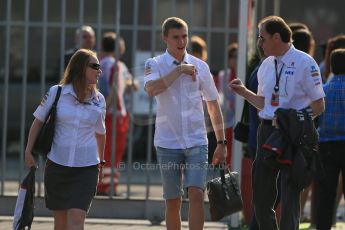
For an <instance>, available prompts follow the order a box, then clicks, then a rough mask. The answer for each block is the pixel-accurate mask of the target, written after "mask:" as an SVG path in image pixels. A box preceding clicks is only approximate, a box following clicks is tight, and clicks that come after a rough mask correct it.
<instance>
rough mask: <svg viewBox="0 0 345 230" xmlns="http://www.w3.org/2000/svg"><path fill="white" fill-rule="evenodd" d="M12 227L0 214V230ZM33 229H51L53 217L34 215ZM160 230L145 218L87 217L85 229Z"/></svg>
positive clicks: (213, 227)
mask: <svg viewBox="0 0 345 230" xmlns="http://www.w3.org/2000/svg"><path fill="white" fill-rule="evenodd" d="M182 225H183V226H182V229H188V226H187V222H183V224H182ZM10 229H12V217H6V216H0V230H10ZM32 229H33V230H52V229H53V219H52V218H47V217H35V219H34V223H33V224H32ZM113 229H116V230H132V229H133V230H134V229H138V230H146V229H150V230H151V229H152V230H161V229H166V228H165V224H164V223H162V224H161V225H151V224H150V222H149V221H146V220H106V219H87V221H86V224H85V230H113ZM204 229H205V230H221V229H228V228H227V226H226V224H225V223H210V222H207V223H205V227H204Z"/></svg>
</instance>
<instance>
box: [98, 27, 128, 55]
mask: <svg viewBox="0 0 345 230" xmlns="http://www.w3.org/2000/svg"><path fill="white" fill-rule="evenodd" d="M116 36H117V35H116V33H114V32H106V33H104V34H103V38H102V50H103V51H105V52H108V53H109V52H115V50H116V44H117V41H116ZM118 44H119V52H120V55H123V54H124V53H125V49H126V46H125V40H123V38H122V37H121V36H120V37H119V41H118Z"/></svg>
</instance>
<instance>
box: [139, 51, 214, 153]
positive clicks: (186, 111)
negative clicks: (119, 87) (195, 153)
mask: <svg viewBox="0 0 345 230" xmlns="http://www.w3.org/2000/svg"><path fill="white" fill-rule="evenodd" d="M174 60H175V59H174V58H173V57H172V56H171V55H170V54H169V53H168V52H165V53H164V54H162V55H160V56H157V57H154V58H150V59H148V60H147V61H146V64H145V77H144V84H146V83H147V82H148V81H151V80H157V79H159V78H161V77H164V76H166V75H168V74H169V73H170V72H171V71H173V70H174V69H175V68H176V65H175V64H174V63H173V62H174ZM184 63H188V64H193V65H194V66H195V67H196V70H197V75H196V81H193V80H192V78H191V77H190V76H187V75H186V76H183V75H182V76H180V77H179V78H177V79H176V80H175V81H174V82H173V83H172V84H171V85H170V86H169V88H167V89H166V90H165V91H163V92H162V93H160V94H159V95H157V96H156V97H155V98H156V101H157V113H156V131H155V138H154V144H155V146H159V147H163V148H170V149H186V148H190V147H194V146H200V145H206V144H207V136H206V128H205V120H204V112H203V107H202V97H203V98H204V99H205V100H206V101H212V100H217V99H218V92H217V89H216V86H215V84H214V81H213V78H212V75H211V73H210V70H209V67H208V65H207V64H206V63H205V62H203V61H202V60H200V59H197V58H195V57H193V56H191V55H189V54H187V53H186V54H185V57H184Z"/></svg>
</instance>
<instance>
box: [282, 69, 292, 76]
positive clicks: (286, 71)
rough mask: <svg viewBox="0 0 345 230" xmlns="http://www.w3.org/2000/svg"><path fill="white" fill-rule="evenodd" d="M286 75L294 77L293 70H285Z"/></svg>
mask: <svg viewBox="0 0 345 230" xmlns="http://www.w3.org/2000/svg"><path fill="white" fill-rule="evenodd" d="M284 73H285V75H290V76H292V75H293V74H294V71H292V70H285V72H284Z"/></svg>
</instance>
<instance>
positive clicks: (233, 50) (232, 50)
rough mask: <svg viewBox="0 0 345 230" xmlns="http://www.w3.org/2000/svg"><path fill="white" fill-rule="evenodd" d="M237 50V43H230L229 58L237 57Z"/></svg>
mask: <svg viewBox="0 0 345 230" xmlns="http://www.w3.org/2000/svg"><path fill="white" fill-rule="evenodd" d="M237 50H238V45H237V43H231V44H230V45H228V58H229V59H230V58H237Z"/></svg>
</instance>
